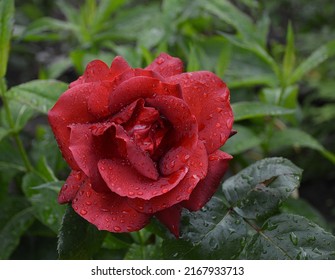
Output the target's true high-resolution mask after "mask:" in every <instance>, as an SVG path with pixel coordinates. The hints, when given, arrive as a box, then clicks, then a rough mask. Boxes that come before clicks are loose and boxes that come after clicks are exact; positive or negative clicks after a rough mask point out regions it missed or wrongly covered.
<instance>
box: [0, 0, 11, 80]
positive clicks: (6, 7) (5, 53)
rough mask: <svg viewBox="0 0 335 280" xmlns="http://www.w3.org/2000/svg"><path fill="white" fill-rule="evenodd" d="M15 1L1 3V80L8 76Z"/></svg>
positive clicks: (4, 0) (3, 0)
mask: <svg viewBox="0 0 335 280" xmlns="http://www.w3.org/2000/svg"><path fill="white" fill-rule="evenodd" d="M14 9H15V7H14V1H13V0H1V1H0V78H3V77H4V76H5V75H6V71H7V62H8V57H9V51H10V39H11V35H12V30H13V24H14Z"/></svg>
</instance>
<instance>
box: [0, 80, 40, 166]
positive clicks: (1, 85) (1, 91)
mask: <svg viewBox="0 0 335 280" xmlns="http://www.w3.org/2000/svg"><path fill="white" fill-rule="evenodd" d="M6 88H7V87H6V82H5V79H4V78H0V97H1V98H2V103H3V106H4V109H5V113H6V117H7V120H8V124H9V126H10V128H11V134H12V135H13V138H14V141H15V143H16V145H17V147H18V149H19V153H20V155H21V158H22V160H23V163H24V166H25V168H26V171H28V172H33V171H34V168H33V166H32V164H31V163H30V161H29V158H28V155H27V153H26V150H25V149H24V146H23V143H22V141H21V138H20V136H19V133H18V132H17V131H16V129H15V124H14V120H13V117H12V114H11V111H10V108H9V104H8V100H7V97H6V95H5V92H6Z"/></svg>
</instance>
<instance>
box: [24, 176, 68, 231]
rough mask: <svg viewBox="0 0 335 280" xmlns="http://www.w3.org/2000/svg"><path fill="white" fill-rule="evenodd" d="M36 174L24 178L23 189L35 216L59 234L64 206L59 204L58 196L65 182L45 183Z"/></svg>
mask: <svg viewBox="0 0 335 280" xmlns="http://www.w3.org/2000/svg"><path fill="white" fill-rule="evenodd" d="M43 183H44V182H43V181H42V180H41V179H40V178H39V177H37V176H36V175H35V174H31V173H28V174H26V175H25V176H24V179H23V182H22V189H23V192H24V194H25V196H26V197H27V198H28V199H29V201H30V202H31V204H32V208H33V209H34V215H35V216H36V218H37V219H38V220H39V221H40V222H42V223H43V224H44V225H46V226H47V227H49V228H50V229H52V230H53V232H54V233H58V230H59V228H60V225H61V221H62V217H63V215H64V211H65V208H64V206H62V205H60V204H58V203H57V196H58V192H59V190H60V187H61V186H62V185H63V182H60V181H57V182H49V183H45V184H43Z"/></svg>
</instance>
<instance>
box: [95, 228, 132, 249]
mask: <svg viewBox="0 0 335 280" xmlns="http://www.w3.org/2000/svg"><path fill="white" fill-rule="evenodd" d="M132 242H133V239H132V238H130V237H129V235H128V234H119V233H118V234H115V233H112V232H110V233H107V236H106V238H105V239H104V242H103V244H102V246H103V247H104V248H107V249H109V250H119V249H128V248H129V247H130V246H131V244H132Z"/></svg>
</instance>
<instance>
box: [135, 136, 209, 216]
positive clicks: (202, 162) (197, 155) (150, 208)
mask: <svg viewBox="0 0 335 280" xmlns="http://www.w3.org/2000/svg"><path fill="white" fill-rule="evenodd" d="M188 168H189V171H188V172H187V174H186V176H185V177H184V178H183V180H181V181H180V183H179V184H178V185H177V186H176V187H174V188H173V189H172V190H171V191H169V192H167V193H165V194H162V195H160V196H157V197H154V198H152V199H150V200H148V201H146V200H144V199H139V198H136V199H129V204H130V205H131V206H133V207H134V208H135V209H136V210H138V211H141V212H144V213H155V212H158V211H162V210H164V209H166V208H169V207H171V206H173V205H176V204H178V203H180V202H181V201H183V200H188V199H189V198H190V195H191V193H192V192H193V190H194V188H195V187H196V185H197V184H198V182H199V181H200V179H201V178H204V176H206V174H207V169H208V155H207V151H206V148H205V146H204V144H203V143H202V142H201V141H199V142H198V146H197V147H196V149H195V151H194V153H193V154H192V155H191V157H190V159H189V166H188Z"/></svg>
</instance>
